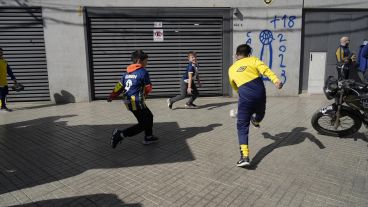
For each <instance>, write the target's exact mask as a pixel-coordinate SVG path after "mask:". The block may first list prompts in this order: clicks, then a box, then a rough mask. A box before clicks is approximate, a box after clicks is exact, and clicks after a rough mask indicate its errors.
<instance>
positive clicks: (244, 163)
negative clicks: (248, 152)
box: [236, 157, 250, 167]
mask: <svg viewBox="0 0 368 207" xmlns="http://www.w3.org/2000/svg"><path fill="white" fill-rule="evenodd" d="M248 165H250V161H249V157H240V160H239V161H238V162H237V163H236V166H238V167H244V166H248Z"/></svg>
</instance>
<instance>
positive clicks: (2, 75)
mask: <svg viewBox="0 0 368 207" xmlns="http://www.w3.org/2000/svg"><path fill="white" fill-rule="evenodd" d="M7 75H9V76H10V78H11V79H12V80H13V81H14V84H17V80H16V78H15V76H14V74H13V71H12V70H11V68H10V67H9V65H8V62H6V60H5V59H4V57H3V49H2V48H0V111H3V112H10V111H11V110H10V109H8V107H7V106H6V96H7V95H8V93H9V89H8V80H7V79H6V77H7Z"/></svg>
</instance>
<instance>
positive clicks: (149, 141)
mask: <svg viewBox="0 0 368 207" xmlns="http://www.w3.org/2000/svg"><path fill="white" fill-rule="evenodd" d="M155 142H158V138H157V137H155V136H148V137H144V139H143V141H142V144H144V145H149V144H152V143H155Z"/></svg>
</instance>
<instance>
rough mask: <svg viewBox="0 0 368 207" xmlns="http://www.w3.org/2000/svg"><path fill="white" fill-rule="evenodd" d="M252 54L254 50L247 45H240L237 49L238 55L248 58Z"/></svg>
mask: <svg viewBox="0 0 368 207" xmlns="http://www.w3.org/2000/svg"><path fill="white" fill-rule="evenodd" d="M250 54H252V48H251V47H250V46H249V45H247V44H242V45H239V46H238V47H237V48H236V55H241V56H244V57H248V56H249V55H250Z"/></svg>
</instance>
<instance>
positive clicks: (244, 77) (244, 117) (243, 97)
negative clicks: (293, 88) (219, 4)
mask: <svg viewBox="0 0 368 207" xmlns="http://www.w3.org/2000/svg"><path fill="white" fill-rule="evenodd" d="M251 52H252V48H251V47H250V46H249V45H247V44H243V45H239V46H238V47H237V48H236V59H237V61H236V62H235V63H234V64H233V65H232V66H231V67H230V68H229V80H230V84H231V87H232V88H233V89H234V90H235V91H237V92H238V93H239V101H238V120H237V130H238V139H239V145H240V160H239V161H238V162H237V166H238V167H243V166H246V165H249V164H250V163H249V150H248V134H249V123H250V122H251V123H252V124H253V125H254V126H255V127H259V123H260V122H261V121H262V119H263V117H264V115H265V111H266V89H265V86H264V83H263V80H262V77H261V75H264V76H266V77H268V78H269V79H270V80H271V81H272V82H273V83H274V84H275V86H276V88H278V89H281V88H282V83H281V81H280V79H279V78H278V77H277V76H276V75H275V74H274V73H273V72H272V71H271V69H270V68H269V67H267V65H266V64H265V63H264V62H262V61H261V60H259V59H258V58H256V57H254V56H251Z"/></svg>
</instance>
